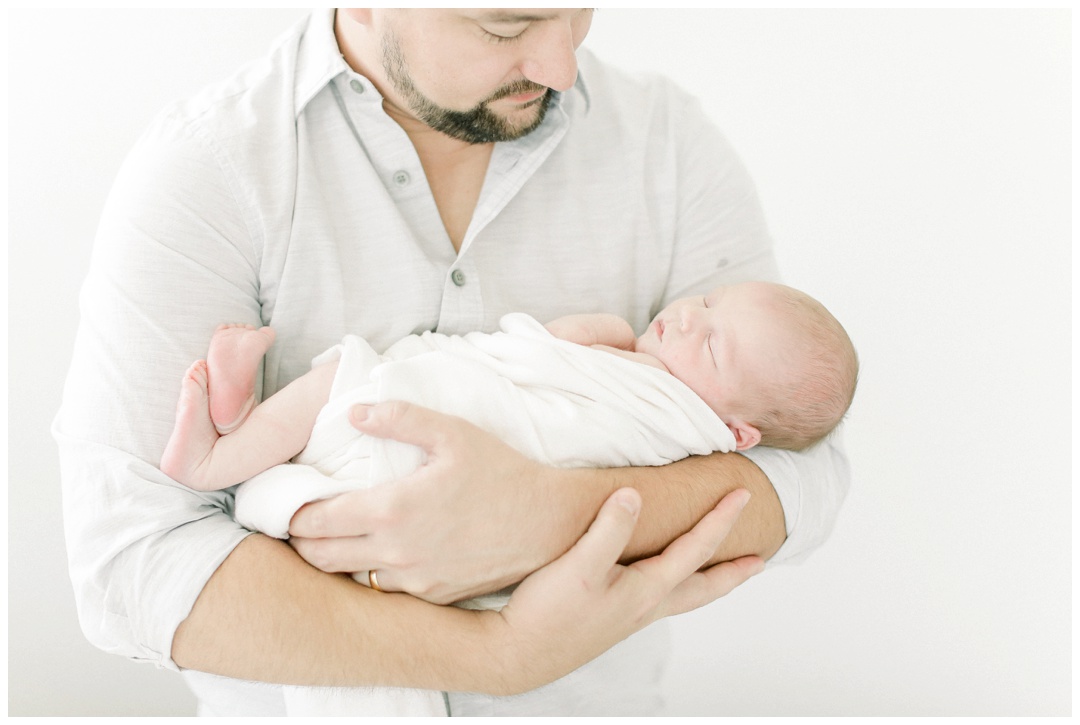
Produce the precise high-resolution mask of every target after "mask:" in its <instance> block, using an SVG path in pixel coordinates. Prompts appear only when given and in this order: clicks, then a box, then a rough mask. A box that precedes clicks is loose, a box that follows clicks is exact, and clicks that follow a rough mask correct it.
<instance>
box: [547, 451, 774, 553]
mask: <svg viewBox="0 0 1080 725" xmlns="http://www.w3.org/2000/svg"><path fill="white" fill-rule="evenodd" d="M554 475H555V476H556V477H557V481H558V482H557V483H555V484H553V485H554V486H555V487H557V489H558V490H561V491H562V492H563V494H564V495H566V496H567V497H568V498H569V499H576V501H577V503H575V504H569V505H568V506H569V507H573V506H577V507H578V508H579V509H580V510H579V511H578V512H576V513H575V514H573V517H574V519H575V520H574V523H573V525H572V528H580V529H581V530H584V527H586V526H588V521H589V520H590V517H591V515H592V512H594V511H595V510H596V507H598V506H599V504H600V502H602V501H603V500H604V498H605V497H606V496H608V495H609V494H610V493H611V492H612V491H614V490H615V489H618V488H621V487H623V486H631V487H633V488H636V489H637V490H638V491H639V492H640V493H641V497H642V501H643V505H642V510H641V517H640V520H639V522H638V525H637V528H636V529H635V530H634V536H633V538H632V539H631V541H630V546H629V547H628V548H627V550H626V556H625V559H626V560H635V559H641V558H644V557H647V556H653V555H655V554H657V553H659V552H660V551H662V550H663V549H664V547H665V546H667V545H668V544H669V543H670V542H671V541H672V540H674V539H675V538H676V537H678V536H679V535H680V534H682V533H683V532H685V531H688V530H689V529H690V528H691V527H693V525H694V524H695V523H697V522H698V521H699V520H700V519H701V517H702V516H704V515H705V514H706V513H708V512H709V510H710V509H712V507H713V506H715V505H716V502H717V501H719V500H720V499H721V498H723V497H724V496H725V495H727V494H728V493H730V492H731V491H734V490H735V489H737V488H745V489H746V490H748V491H750V494H751V499H750V503H749V504H747V506H746V509H745V510H744V511H743V513H742V515H741V516H740V517H739V520H738V521H737V522H736V524H735V528H734V529H733V530H732V532H731V533H730V534H729V535H728V537H727V539H725V540H724V543H723V544H722V545H721V546H720V548H719V549H717V551H716V555H715V556H713V558H712V559H711V560H710V563H717V562H721V561H730V560H732V559H735V558H737V557H740V556H746V555H750V554H753V555H756V556H760V557H762V558H764V559H768V558H769V557H771V556H772V555H773V554H775V553H776V551H777V550H778V549H779V548H780V546H781V545H782V544H783V543H784V539H785V538H786V529H785V525H784V510H783V508H782V507H781V505H780V499H779V498H778V497H777V495H776V492H775V491H774V490H773V487H772V484H771V483H770V482H769V479H768V478H767V477H766V476H765V474H764V473H762V471H761V469H760V468H758V467H757V466H756V465H755V464H754V463H753V462H752V461H750V460H749V459H747V458H745V457H744V456H741V455H738V454H735V453H714V454H712V455H709V456H692V457H690V458H685V459H683V460H681V461H676V462H675V463H671V464H669V465H666V466H656V467H641V468H610V469H597V470H583V469H578V470H574V471H556V472H554ZM556 495H558V494H556Z"/></svg>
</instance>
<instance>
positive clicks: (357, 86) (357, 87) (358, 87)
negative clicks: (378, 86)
mask: <svg viewBox="0 0 1080 725" xmlns="http://www.w3.org/2000/svg"><path fill="white" fill-rule="evenodd" d="M349 88H352V89H353V90H354V91H356V92H357V93H363V92H364V84H363V83H361V82H360V81H358V80H356V79H355V78H353V79H352V80H351V81H349Z"/></svg>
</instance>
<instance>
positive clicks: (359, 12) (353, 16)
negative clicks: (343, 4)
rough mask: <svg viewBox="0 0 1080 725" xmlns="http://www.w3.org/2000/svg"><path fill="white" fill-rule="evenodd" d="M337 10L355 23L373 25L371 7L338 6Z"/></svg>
mask: <svg viewBox="0 0 1080 725" xmlns="http://www.w3.org/2000/svg"><path fill="white" fill-rule="evenodd" d="M337 11H338V12H339V13H342V14H344V15H345V17H346V18H348V19H349V20H351V21H353V22H354V23H360V24H361V25H371V8H338V10H337Z"/></svg>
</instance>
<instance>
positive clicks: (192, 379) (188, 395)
mask: <svg viewBox="0 0 1080 725" xmlns="http://www.w3.org/2000/svg"><path fill="white" fill-rule="evenodd" d="M217 439H218V433H217V431H216V430H214V424H213V422H212V421H211V420H210V406H209V399H208V396H207V393H206V361H205V360H198V361H196V362H194V363H192V365H191V367H190V368H188V371H187V373H185V375H184V382H183V383H182V384H181V386H180V402H179V403H177V405H176V426H175V427H174V428H173V433H172V437H171V438H169V443H168V445H167V446H166V447H165V453H164V454H163V455H162V456H161V470H162V471H163V472H164V473H165V474H166V475H168V476H169V477H170V478H172V479H174V480H176V481H179V482H180V483H183V484H185V485H187V486H191V487H192V488H200V487H201V483H202V481H201V479H200V477H199V476H198V469H199V466H200V464H202V462H203V461H204V460H206V457H207V456H208V455H209V454H210V451H211V450H213V448H214V443H215V442H216V441H217Z"/></svg>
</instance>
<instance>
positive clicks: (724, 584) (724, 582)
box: [657, 556, 765, 617]
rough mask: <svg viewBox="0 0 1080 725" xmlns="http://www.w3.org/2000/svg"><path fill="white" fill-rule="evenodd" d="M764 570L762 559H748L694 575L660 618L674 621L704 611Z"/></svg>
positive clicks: (667, 602)
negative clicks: (674, 617) (675, 616)
mask: <svg viewBox="0 0 1080 725" xmlns="http://www.w3.org/2000/svg"><path fill="white" fill-rule="evenodd" d="M764 569H765V561H764V560H763V559H762V558H761V557H759V556H744V557H742V558H739V559H734V560H732V561H725V562H723V563H720V564H717V565H716V566H711V567H709V568H708V569H706V570H705V571H702V572H696V573H694V574H691V575H690V576H689V577H688V578H687V579H686V580H684V581H683V582H682V583H681V584H679V585H678V586H677V587H675V589H674V591H672V592H671V594H670V595H668V597H667V599H666V600H664V603H663V604H662V605H661V607H660V609H659V610H658V611H657V615H658V617H670V616H672V615H675V614H684V613H686V612H689V611H692V610H694V609H697V608H698V607H703V606H705V605H706V604H709V603H710V602H713V601H716V600H717V599H719V598H720V597H722V596H725V595H727V594H728V593H730V592H731V591H732V590H733V589H735V588H736V587H737V586H739V585H740V584H742V583H743V582H745V581H746V580H747V579H749V578H750V577H752V576H755V575H756V574H760V573H761V572H762V570H764Z"/></svg>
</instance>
